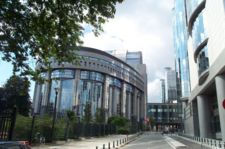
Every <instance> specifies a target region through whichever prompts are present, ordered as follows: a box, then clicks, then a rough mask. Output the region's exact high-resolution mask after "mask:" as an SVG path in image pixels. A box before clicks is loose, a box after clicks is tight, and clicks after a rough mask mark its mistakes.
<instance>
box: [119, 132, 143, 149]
mask: <svg viewBox="0 0 225 149" xmlns="http://www.w3.org/2000/svg"><path fill="white" fill-rule="evenodd" d="M141 134H143V132H140V133H138V134H136V135H134V136H132V138H131V139H129V140H128V141H127V142H125V143H124V144H122V145H120V146H119V147H116V148H115V149H119V148H122V147H124V146H125V145H127V144H129V143H130V142H133V141H135V140H136V139H137V138H138V136H140V135H141Z"/></svg>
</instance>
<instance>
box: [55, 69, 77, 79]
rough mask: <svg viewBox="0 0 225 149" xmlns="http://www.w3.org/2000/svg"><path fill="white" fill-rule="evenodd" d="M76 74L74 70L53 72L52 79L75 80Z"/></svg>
mask: <svg viewBox="0 0 225 149" xmlns="http://www.w3.org/2000/svg"><path fill="white" fill-rule="evenodd" d="M74 74H75V71H74V70H70V69H59V70H54V71H52V74H51V78H74Z"/></svg>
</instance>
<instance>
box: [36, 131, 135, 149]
mask: <svg viewBox="0 0 225 149" xmlns="http://www.w3.org/2000/svg"><path fill="white" fill-rule="evenodd" d="M137 135H138V134H134V135H128V136H127V135H110V136H105V137H98V138H90V139H82V140H70V141H68V142H65V141H59V142H57V143H55V144H45V145H44V144H43V145H39V146H34V147H32V149H75V148H76V149H96V148H98V149H102V148H103V145H104V146H105V149H108V148H109V146H110V148H113V144H114V147H117V148H118V147H121V146H123V145H124V144H125V143H127V141H131V140H133V139H135V138H136V137H137ZM127 138H128V139H127ZM109 143H110V144H109Z"/></svg>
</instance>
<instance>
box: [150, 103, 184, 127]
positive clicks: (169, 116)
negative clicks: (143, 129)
mask: <svg viewBox="0 0 225 149" xmlns="http://www.w3.org/2000/svg"><path fill="white" fill-rule="evenodd" d="M147 116H148V118H149V119H150V120H153V121H152V122H151V123H153V124H151V125H154V127H155V128H152V129H155V130H157V131H165V130H166V131H167V130H173V131H180V128H181V123H180V122H181V121H180V119H179V117H178V113H177V104H176V103H148V104H147Z"/></svg>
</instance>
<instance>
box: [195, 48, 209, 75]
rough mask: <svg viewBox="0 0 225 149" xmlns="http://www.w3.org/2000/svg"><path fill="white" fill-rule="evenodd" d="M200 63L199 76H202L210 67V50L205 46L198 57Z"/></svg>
mask: <svg viewBox="0 0 225 149" xmlns="http://www.w3.org/2000/svg"><path fill="white" fill-rule="evenodd" d="M197 63H198V74H199V75H200V74H201V73H202V72H204V71H205V70H206V69H208V67H209V58H208V49H207V46H205V47H204V48H203V49H202V50H201V52H200V53H199V55H198V58H197Z"/></svg>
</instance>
